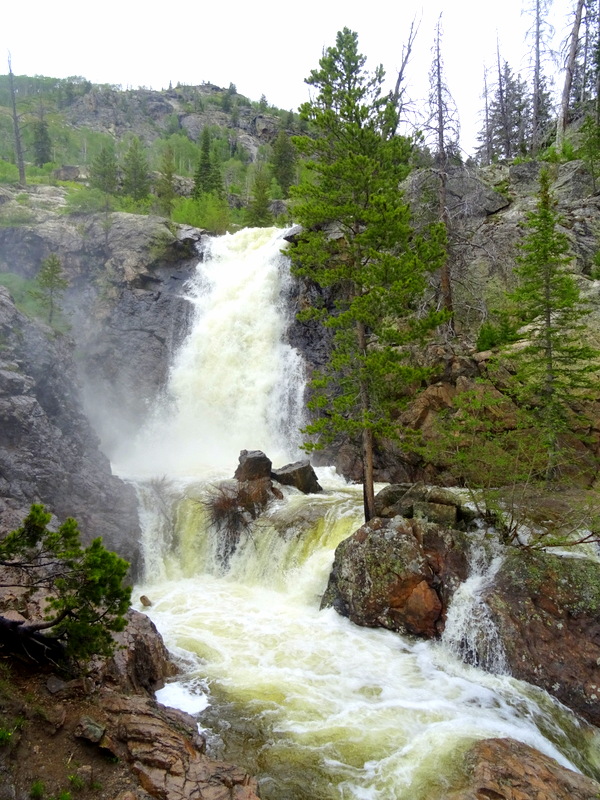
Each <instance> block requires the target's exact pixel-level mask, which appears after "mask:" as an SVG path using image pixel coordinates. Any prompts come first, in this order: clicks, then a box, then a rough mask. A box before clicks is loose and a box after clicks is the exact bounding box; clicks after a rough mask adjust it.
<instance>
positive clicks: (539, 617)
mask: <svg viewBox="0 0 600 800" xmlns="http://www.w3.org/2000/svg"><path fill="white" fill-rule="evenodd" d="M485 600H486V603H487V605H488V607H489V609H490V612H491V616H492V619H493V620H494V623H495V624H496V626H497V628H498V630H499V633H500V636H501V638H502V641H503V644H504V648H505V651H506V656H507V659H508V662H509V666H510V669H511V672H512V674H513V675H514V676H515V677H516V678H520V679H521V680H525V681H528V682H529V683H533V684H535V685H536V686H541V687H542V688H543V689H545V690H546V691H547V692H549V693H550V694H552V695H554V697H556V698H558V699H559V700H560V701H561V702H562V703H564V704H565V705H566V706H568V707H569V708H572V709H573V710H574V711H576V712H577V713H579V714H581V715H582V716H583V717H585V718H586V719H587V720H589V721H590V722H591V723H592V724H594V725H596V726H600V703H599V702H598V700H599V698H600V667H599V665H600V622H599V619H600V565H598V564H596V563H595V562H592V561H588V560H587V559H582V558H565V557H560V556H557V555H552V554H549V553H525V552H521V551H519V552H516V553H514V554H511V555H510V556H509V557H508V558H507V559H506V561H505V562H504V564H503V565H502V566H501V568H500V571H499V572H498V574H497V576H496V580H495V581H494V584H493V586H492V587H491V588H490V589H489V590H488V593H487V595H486V597H485Z"/></svg>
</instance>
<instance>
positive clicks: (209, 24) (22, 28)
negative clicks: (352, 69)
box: [0, 0, 573, 152]
mask: <svg viewBox="0 0 600 800" xmlns="http://www.w3.org/2000/svg"><path fill="white" fill-rule="evenodd" d="M529 4H530V0H502V2H501V3H491V2H489V1H486V0H300V2H297V3H294V4H292V3H291V2H287V3H286V2H283V0H279V1H277V0H208V2H200V0H195V2H191V1H190V0H179V2H175V3H173V5H170V4H168V3H167V4H165V3H163V2H155V3H154V4H151V2H147V1H146V2H140V0H120V2H117V0H104V2H103V3H102V4H94V5H92V4H88V3H85V2H81V0H52V2H48V0H29V2H27V3H25V4H23V3H9V2H8V1H7V0H5V2H4V3H3V8H2V21H1V25H0V59H2V58H3V59H5V58H6V56H7V54H8V52H9V51H10V52H11V54H12V64H13V71H14V72H15V73H16V74H28V75H35V74H38V75H47V76H51V77H56V78H64V77H68V76H70V75H83V76H84V77H86V78H88V79H89V80H91V81H92V82H94V83H113V84H120V85H122V86H123V88H128V87H131V88H137V87H138V86H147V87H152V88H155V89H161V88H166V87H168V85H169V81H172V82H173V85H175V84H176V83H177V82H178V81H180V82H181V83H189V84H199V83H202V81H209V82H211V83H215V84H217V85H221V86H224V87H227V86H228V85H229V83H230V82H232V83H235V85H236V87H237V89H238V91H239V92H240V93H242V94H244V95H246V96H247V97H249V98H250V99H251V100H258V99H259V98H260V96H261V94H263V93H264V94H265V95H266V97H267V100H268V102H269V103H272V104H273V105H276V106H278V107H281V108H293V109H294V110H296V109H297V107H298V105H299V104H300V103H301V102H303V101H304V100H306V99H307V98H308V87H307V86H306V85H305V84H304V78H306V77H307V76H308V74H309V72H310V70H311V69H313V68H315V67H317V66H318V60H319V58H320V56H321V53H322V50H323V48H324V47H328V46H330V45H333V44H334V43H335V35H336V32H337V31H338V30H341V29H342V28H343V27H344V26H346V27H348V28H350V29H351V30H354V31H356V32H357V33H358V37H359V45H360V50H361V52H363V53H364V54H365V55H366V56H367V67H370V68H371V69H374V68H375V67H376V66H377V65H378V64H379V63H381V64H383V66H384V68H385V70H386V73H387V75H388V77H389V79H390V82H392V81H393V80H394V79H395V73H396V70H397V69H398V67H399V66H400V61H401V51H402V44H403V43H404V42H405V41H406V37H407V34H408V29H409V26H410V22H411V20H412V19H413V18H415V17H416V18H417V19H418V20H420V28H419V35H418V38H417V42H416V45H415V48H414V55H413V58H412V62H411V65H410V68H409V70H408V76H407V77H408V79H409V83H410V95H411V96H412V97H414V98H415V99H416V100H418V99H420V98H423V97H425V96H426V94H427V91H428V77H427V76H428V72H429V66H430V61H431V54H430V53H431V46H432V43H433V38H434V28H435V24H436V21H437V19H438V16H439V14H440V12H443V17H442V24H443V30H444V38H443V56H444V61H445V67H446V77H447V83H448V86H449V88H450V91H451V92H452V94H453V96H454V99H455V100H456V102H457V105H458V108H459V112H460V118H461V128H462V143H463V147H464V148H466V150H467V151H468V152H470V151H472V149H473V144H474V142H475V135H476V133H477V131H478V130H479V128H480V127H481V125H480V121H479V112H480V109H481V106H482V101H481V99H480V96H481V93H482V88H483V65H484V63H486V64H488V65H492V64H493V63H494V59H495V48H496V36H498V38H499V40H500V48H501V55H502V57H503V58H506V60H508V61H509V63H510V65H511V67H512V68H513V70H514V71H515V72H517V71H519V70H520V69H523V70H524V69H525V68H526V66H527V59H526V58H525V57H524V53H525V51H526V45H525V31H526V30H527V28H528V27H529V26H530V21H529V18H528V17H527V16H525V15H522V14H521V8H522V6H523V5H529ZM572 5H573V2H572V0H554V11H553V16H554V18H555V19H556V21H557V22H556V27H557V29H558V30H557V38H559V39H562V38H564V35H565V31H566V27H565V26H566V24H567V21H568V13H569V10H570V9H571V7H572ZM4 63H5V64H6V61H5V62H4ZM1 64H2V62H1V61H0V72H4V73H5V72H6V71H7V69H6V67H5V66H4V67H3V66H2V65H1Z"/></svg>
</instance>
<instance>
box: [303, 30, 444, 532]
mask: <svg viewBox="0 0 600 800" xmlns="http://www.w3.org/2000/svg"><path fill="white" fill-rule="evenodd" d="M364 65H365V57H364V56H363V55H361V54H360V53H359V51H358V37H357V34H356V33H354V32H352V31H350V30H349V29H348V28H344V30H343V31H340V32H339V33H338V34H337V38H336V45H335V47H329V48H328V49H327V50H326V51H325V52H324V54H323V56H322V58H321V59H320V61H319V69H315V70H313V71H312V72H311V74H310V76H309V78H308V79H307V81H306V82H307V83H308V84H309V85H310V86H312V87H314V89H315V90H316V95H315V97H314V99H312V100H311V101H309V102H308V103H305V104H304V105H303V106H302V107H301V110H300V113H301V117H302V118H303V119H304V120H306V121H307V123H309V124H310V125H311V126H312V130H313V131H314V133H315V135H314V136H303V137H296V138H295V139H294V142H295V144H296V146H297V148H298V150H299V152H300V153H301V154H302V155H304V156H306V157H308V159H309V160H308V161H307V162H306V164H305V167H306V172H307V178H306V179H305V180H304V181H303V182H302V183H301V184H300V186H298V187H293V189H292V197H293V198H295V204H294V217H295V218H296V219H297V220H298V222H299V223H300V224H301V225H302V226H303V231H302V235H301V236H300V237H299V239H298V241H297V243H296V245H295V246H294V247H293V248H292V249H291V252H290V256H291V259H292V267H293V270H294V272H295V274H296V275H298V276H301V277H305V278H307V279H309V280H311V281H314V282H315V283H316V284H317V285H318V286H320V287H332V289H333V294H334V296H335V297H336V301H335V308H334V309H327V308H313V309H309V310H308V311H307V312H306V315H305V316H308V317H309V318H311V317H312V318H315V319H320V320H321V321H322V323H323V324H324V325H325V326H327V327H329V328H332V329H333V331H334V337H333V349H332V353H331V357H330V360H329V363H328V364H327V365H326V366H325V367H324V369H323V370H322V371H321V372H320V373H318V374H317V375H316V376H315V378H314V380H313V382H312V389H313V393H314V394H313V399H312V401H311V403H310V404H309V405H310V407H311V408H312V409H313V411H315V412H316V413H317V414H318V416H317V417H316V419H315V420H314V422H312V423H311V424H310V425H308V426H307V427H306V429H305V431H304V432H305V433H306V434H308V435H310V436H313V437H317V438H316V439H312V440H311V441H310V442H308V443H307V445H306V448H307V449H308V450H311V449H318V448H319V447H320V446H322V445H323V444H326V443H329V442H332V441H334V440H335V439H336V437H338V436H339V435H345V436H350V437H351V438H353V439H355V440H356V442H357V443H360V447H361V453H362V465H363V491H364V507H365V518H366V519H367V520H368V519H370V518H371V517H372V516H373V513H374V489H373V456H374V442H375V437H376V436H379V435H386V436H387V435H392V434H393V433H394V425H393V422H392V417H391V414H392V403H396V404H397V398H398V396H399V393H400V389H401V388H404V389H405V388H406V384H407V382H410V381H413V380H415V379H417V380H418V376H419V375H420V374H421V373H420V372H419V370H418V369H416V368H414V367H412V366H411V365H409V363H408V362H407V361H405V360H404V358H403V354H402V350H400V349H399V346H400V345H402V344H405V343H407V342H412V341H414V340H415V339H416V338H417V337H418V335H419V334H421V333H423V332H424V331H427V330H428V329H430V328H431V327H433V326H434V325H436V324H437V323H438V322H439V321H440V318H441V317H440V315H436V314H425V315H424V316H422V317H421V318H420V319H418V320H417V319H415V318H414V317H413V314H412V313H411V312H412V309H413V308H414V303H415V302H416V300H417V298H419V297H420V296H421V294H422V292H423V290H424V287H425V269H426V265H427V267H428V268H431V269H435V268H436V267H439V265H440V262H441V258H442V257H443V248H442V247H440V240H441V239H443V233H442V232H441V231H440V230H439V228H436V232H437V234H438V238H437V240H433V241H429V242H425V241H423V240H422V239H420V237H418V236H416V235H415V233H414V231H413V229H412V227H411V221H410V211H409V207H408V205H407V204H406V202H405V201H404V199H403V197H402V195H401V193H400V191H399V189H398V187H399V185H400V183H401V181H402V180H403V179H404V178H405V177H406V176H407V174H408V172H409V166H408V162H409V158H410V154H411V145H410V142H409V141H408V140H407V139H405V138H403V137H396V136H393V135H390V133H389V132H390V131H394V130H395V129H396V122H397V119H396V117H397V108H396V107H395V106H394V104H393V103H390V102H389V97H387V96H385V95H383V80H384V72H383V68H382V67H378V68H377V70H376V71H375V72H374V73H373V74H369V73H367V72H366V70H365V68H364ZM392 396H393V397H394V398H395V400H394V401H391V400H390V398H391V397H392Z"/></svg>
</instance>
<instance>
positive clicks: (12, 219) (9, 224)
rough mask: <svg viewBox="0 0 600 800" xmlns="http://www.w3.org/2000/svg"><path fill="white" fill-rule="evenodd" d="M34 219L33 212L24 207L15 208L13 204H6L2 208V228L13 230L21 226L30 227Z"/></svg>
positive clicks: (0, 207)
mask: <svg viewBox="0 0 600 800" xmlns="http://www.w3.org/2000/svg"><path fill="white" fill-rule="evenodd" d="M33 219H34V217H33V214H32V213H31V211H30V210H29V209H28V208H25V207H24V206H19V205H17V206H14V205H12V203H5V204H4V205H3V206H0V227H1V228H13V227H17V226H19V225H29V223H31V222H32V221H33Z"/></svg>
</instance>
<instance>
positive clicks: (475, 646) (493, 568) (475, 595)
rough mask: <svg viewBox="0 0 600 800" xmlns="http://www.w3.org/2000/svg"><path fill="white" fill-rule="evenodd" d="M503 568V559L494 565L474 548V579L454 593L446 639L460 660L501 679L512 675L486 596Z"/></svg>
mask: <svg viewBox="0 0 600 800" xmlns="http://www.w3.org/2000/svg"><path fill="white" fill-rule="evenodd" d="M501 564H502V556H501V555H496V556H495V557H494V558H492V559H491V561H490V559H489V558H488V554H487V552H486V550H485V549H484V548H483V547H481V546H475V547H474V549H473V552H472V553H471V570H470V575H469V577H468V578H467V580H466V581H464V582H463V583H462V584H461V585H460V586H459V587H458V589H457V590H456V592H455V593H454V596H453V598H452V601H451V603H450V608H449V609H448V617H447V619H446V627H445V629H444V633H443V636H442V641H443V643H444V644H445V645H446V647H448V648H449V649H450V650H451V651H452V652H453V653H455V654H456V655H457V656H458V657H459V658H462V659H464V660H465V661H466V662H467V663H468V664H474V665H476V666H480V667H482V668H483V669H486V670H488V671H489V672H494V673H496V674H499V675H502V674H508V672H509V669H508V662H507V659H506V654H505V652H504V647H503V645H502V640H501V639H500V635H499V633H498V631H497V629H496V626H495V625H494V622H493V620H492V618H491V616H490V612H489V609H488V607H487V605H486V603H485V601H484V600H483V599H482V594H483V591H484V590H485V589H486V588H487V587H488V586H490V585H491V584H492V582H493V580H494V578H495V576H496V573H497V572H498V570H499V569H500V566H501Z"/></svg>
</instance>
